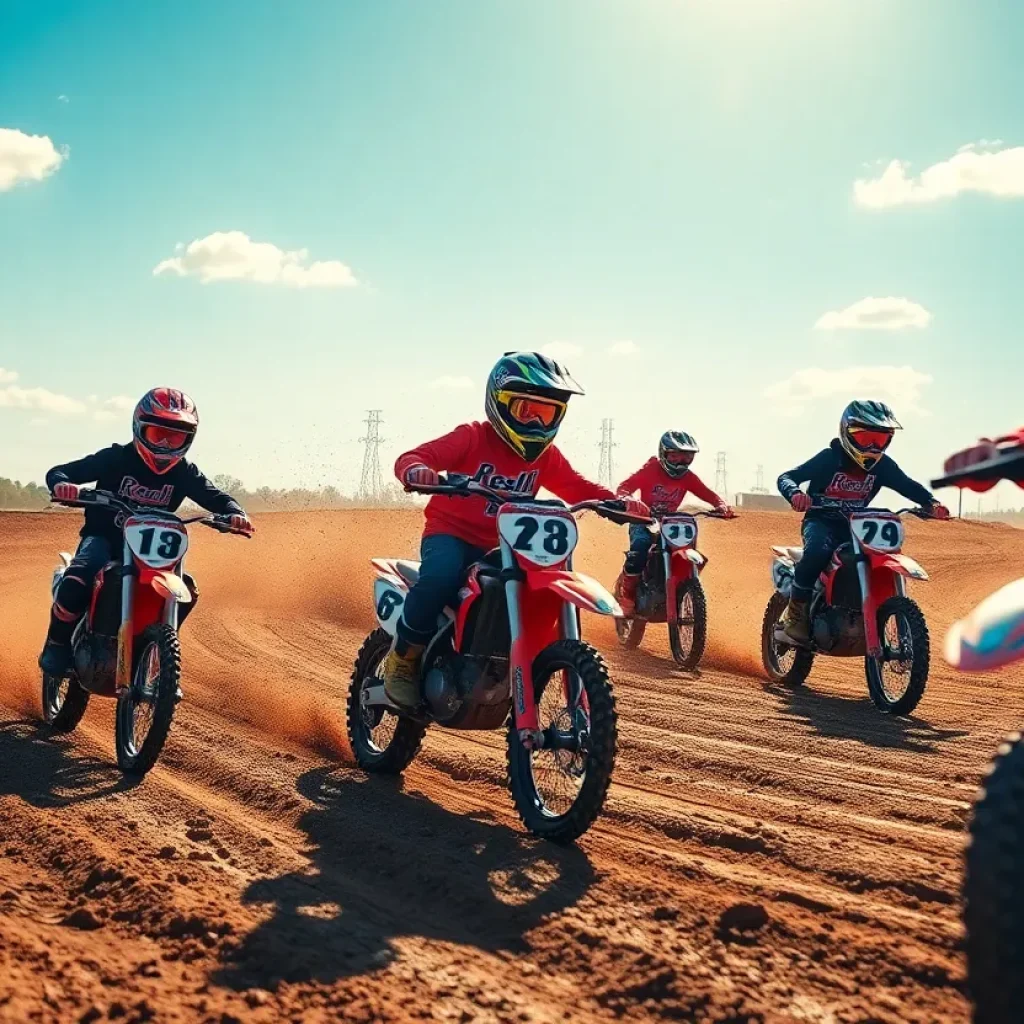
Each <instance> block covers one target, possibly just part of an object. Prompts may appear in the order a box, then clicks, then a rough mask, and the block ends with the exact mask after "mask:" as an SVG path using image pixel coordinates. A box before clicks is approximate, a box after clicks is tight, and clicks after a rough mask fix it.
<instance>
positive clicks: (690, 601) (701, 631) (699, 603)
mask: <svg viewBox="0 0 1024 1024" xmlns="http://www.w3.org/2000/svg"><path fill="white" fill-rule="evenodd" d="M676 602H677V608H676V612H677V615H678V618H679V624H678V625H675V626H673V625H672V623H671V622H670V623H669V624H668V645H669V647H670V648H671V649H672V657H673V658H674V659H675V662H676V664H677V665H678V666H679V667H680V668H685V669H689V670H693V669H695V668H696V667H697V666H698V665H699V664H700V659H701V658H703V657H704V645H705V644H706V643H707V638H708V602H707V598H706V597H705V596H704V588H703V587H702V586H701V582H700V580H699V579H698V578H697V577H696V576H692V577H691V578H690V579H688V580H687V581H686V582H685V583H684V584H683V585H682V586H681V587H680V588H679V590H678V591H677V592H676Z"/></svg>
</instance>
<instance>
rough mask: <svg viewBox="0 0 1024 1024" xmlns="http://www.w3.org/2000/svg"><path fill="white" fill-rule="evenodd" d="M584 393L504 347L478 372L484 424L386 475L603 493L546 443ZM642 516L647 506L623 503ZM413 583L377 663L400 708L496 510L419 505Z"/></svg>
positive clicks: (485, 546)
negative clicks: (422, 509) (422, 519)
mask: <svg viewBox="0 0 1024 1024" xmlns="http://www.w3.org/2000/svg"><path fill="white" fill-rule="evenodd" d="M582 394H583V389H582V388H581V387H580V386H579V384H577V383H576V381H575V380H573V378H572V377H571V376H570V374H569V372H568V370H566V369H565V367H564V366H562V365H560V364H559V363H557V362H555V360H553V359H551V358H550V357H548V356H545V355H542V354H541V353H539V352H509V353H506V354H505V355H504V356H503V357H502V358H501V359H499V360H498V362H497V363H496V364H495V366H494V368H493V369H492V370H491V372H490V375H489V376H488V378H487V388H486V399H485V410H486V413H487V421H486V422H472V423H464V424H462V425H461V426H459V427H456V428H455V429H454V430H453V431H451V432H450V433H448V434H445V435H443V436H442V437H439V438H436V439H435V440H433V441H427V442H425V443H424V444H421V445H419V446H418V447H416V448H413V449H412V450H411V451H408V452H406V453H405V454H404V455H400V456H399V457H398V460H397V461H396V462H395V476H396V477H398V479H399V480H400V481H401V483H402V484H403V485H404V486H405V487H406V488H409V487H414V486H417V485H419V486H427V485H430V484H436V483H437V482H438V479H439V477H438V473H439V472H444V471H450V472H452V473H459V474H465V475H466V476H469V477H471V478H472V479H474V480H477V481H479V482H480V483H482V484H486V485H488V486H490V487H492V488H494V489H495V490H498V491H505V492H518V493H521V494H524V495H530V496H534V495H536V493H537V491H538V490H539V489H540V488H541V487H544V488H546V489H547V490H549V491H551V492H552V493H554V494H555V495H557V496H558V497H559V498H562V499H564V500H565V501H568V502H578V501H586V500H588V499H591V498H597V499H612V498H614V497H615V495H614V494H613V493H612V492H611V491H610V490H608V489H607V488H605V487H601V486H600V485H599V484H595V483H592V482H591V481H590V480H587V479H586V478H585V477H583V476H581V475H580V474H579V473H577V472H576V470H575V469H573V468H572V466H570V465H569V462H568V461H567V460H566V458H565V456H564V455H563V454H562V453H561V452H560V451H559V450H558V448H556V447H555V445H554V444H553V442H554V440H555V435H556V434H557V433H558V428H559V426H560V425H561V423H562V420H563V418H564V417H565V413H566V409H567V407H568V403H569V399H570V398H571V397H572V396H573V395H582ZM627 510H628V511H629V512H630V513H632V514H634V515H645V514H646V506H645V505H644V504H643V503H642V502H639V501H633V500H630V501H628V502H627ZM425 515H426V527H425V529H424V531H423V540H422V543H421V546H420V555H421V558H422V562H421V565H420V575H419V579H418V581H417V582H416V583H415V584H414V585H413V586H412V588H411V589H410V590H409V595H408V597H407V598H406V600H405V607H404V609H403V612H402V617H401V619H400V620H399V623H398V628H397V635H396V638H395V643H394V645H393V647H392V649H391V652H390V653H389V654H388V657H387V661H386V662H385V665H384V687H385V691H386V692H387V695H388V697H389V698H390V699H391V700H392V701H393V702H394V703H395V704H397V705H399V706H400V707H404V708H408V709H412V708H415V707H416V706H417V705H418V704H419V702H420V681H419V662H420V656H421V655H422V653H423V649H424V647H425V646H426V644H427V643H429V641H430V639H431V637H432V636H433V635H434V633H435V631H436V629H437V620H438V617H439V616H440V615H441V614H442V613H443V611H444V609H445V607H446V606H449V605H454V604H455V603H456V602H457V600H458V592H459V587H460V586H461V585H462V581H463V579H464V577H465V573H466V570H467V569H468V568H469V566H470V565H472V564H473V562H475V561H478V560H479V559H481V558H482V557H483V556H484V555H485V554H486V552H487V551H489V550H491V549H492V548H494V547H495V546H496V545H497V543H498V527H497V518H496V516H497V506H496V505H495V504H494V503H493V502H489V501H487V500H486V499H485V498H482V497H471V498H453V497H450V496H444V495H435V496H434V497H432V498H431V499H430V501H429V503H428V504H427V507H426V513H425Z"/></svg>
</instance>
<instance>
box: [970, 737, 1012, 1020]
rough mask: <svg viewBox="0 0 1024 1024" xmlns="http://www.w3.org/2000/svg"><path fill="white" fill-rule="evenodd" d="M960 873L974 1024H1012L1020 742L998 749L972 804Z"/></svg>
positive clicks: (1009, 742)
mask: <svg viewBox="0 0 1024 1024" xmlns="http://www.w3.org/2000/svg"><path fill="white" fill-rule="evenodd" d="M970 830H971V839H970V845H969V846H968V847H967V858H966V860H967V870H966V872H965V875H964V925H965V927H966V930H967V943H966V946H967V984H968V987H969V988H970V990H971V995H972V996H973V997H974V1004H975V1018H974V1019H975V1020H976V1021H977V1024H1014V1022H1016V1021H1019V1020H1020V1019H1021V1008H1022V1007H1024V975H1022V974H1021V970H1020V965H1021V964H1022V963H1024V875H1022V874H1021V868H1020V866H1021V863H1022V862H1024V743H1022V742H1021V737H1020V735H1016V736H1011V737H1010V739H1009V740H1008V741H1007V743H1005V744H1004V745H1003V746H1002V747H1001V748H1000V751H999V756H998V757H997V758H996V760H995V763H994V764H993V765H992V768H991V770H990V771H989V775H988V778H987V779H986V780H985V783H984V789H983V791H982V795H981V797H980V798H979V800H978V802H977V803H976V804H975V806H974V816H973V818H972V820H971V825H970Z"/></svg>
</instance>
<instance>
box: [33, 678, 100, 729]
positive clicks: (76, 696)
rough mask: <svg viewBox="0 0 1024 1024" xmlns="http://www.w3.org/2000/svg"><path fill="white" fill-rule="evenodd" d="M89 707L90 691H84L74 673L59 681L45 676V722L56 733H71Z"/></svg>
mask: <svg viewBox="0 0 1024 1024" xmlns="http://www.w3.org/2000/svg"><path fill="white" fill-rule="evenodd" d="M88 706H89V691H88V690H86V689H83V688H82V686H80V685H79V682H78V680H77V679H76V678H75V676H74V673H72V674H71V675H69V676H65V677H64V678H63V679H57V678H56V677H55V676H48V675H45V674H44V675H43V721H44V722H46V724H47V725H48V726H49V727H50V728H51V729H52V730H53V731H54V732H71V731H72V730H73V729H75V728H77V726H78V723H79V722H80V721H81V720H82V716H83V715H84V714H85V709H86V708H87V707H88Z"/></svg>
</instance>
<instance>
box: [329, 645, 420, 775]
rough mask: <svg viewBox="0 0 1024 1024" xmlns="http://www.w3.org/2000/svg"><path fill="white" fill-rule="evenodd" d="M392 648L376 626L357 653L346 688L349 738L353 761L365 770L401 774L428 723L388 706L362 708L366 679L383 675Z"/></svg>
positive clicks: (410, 759) (417, 747) (375, 679)
mask: <svg viewBox="0 0 1024 1024" xmlns="http://www.w3.org/2000/svg"><path fill="white" fill-rule="evenodd" d="M390 650H391V637H390V636H388V634H387V633H385V632H384V630H383V629H375V630H374V631H373V632H372V633H371V634H370V635H369V636H368V637H367V638H366V639H365V640H364V641H363V646H362V647H361V648H360V649H359V654H358V655H357V656H356V663H355V668H354V669H353V671H352V682H351V684H350V686H349V691H348V718H347V722H348V742H349V744H350V746H351V747H352V753H353V755H354V756H355V759H356V764H358V765H359V767H360V768H362V769H363V771H364V772H373V773H375V774H378V775H400V774H401V773H402V772H404V771H405V769H406V768H407V767H408V766H409V764H410V762H411V761H412V759H413V758H414V757H415V756H416V754H417V753H418V752H419V749H420V744H421V743H422V742H423V736H424V734H425V733H426V731H427V727H426V726H425V725H423V724H422V723H420V722H416V721H413V720H412V719H411V718H405V717H404V716H402V715H396V714H395V713H394V712H393V711H391V710H389V709H388V708H381V707H373V708H365V709H364V708H363V704H362V694H363V690H364V688H365V687H366V684H367V682H372V683H377V682H380V681H381V679H382V678H383V668H384V659H385V658H386V657H387V656H388V651H390Z"/></svg>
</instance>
